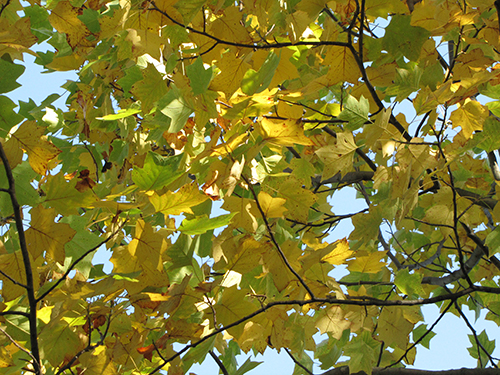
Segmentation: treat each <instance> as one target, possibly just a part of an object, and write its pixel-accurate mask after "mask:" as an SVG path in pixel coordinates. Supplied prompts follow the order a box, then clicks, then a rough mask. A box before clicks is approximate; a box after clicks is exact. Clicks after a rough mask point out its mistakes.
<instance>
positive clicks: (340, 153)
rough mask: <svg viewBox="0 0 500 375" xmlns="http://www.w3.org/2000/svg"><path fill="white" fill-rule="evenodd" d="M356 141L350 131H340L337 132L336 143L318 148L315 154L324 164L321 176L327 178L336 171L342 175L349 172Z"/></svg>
mask: <svg viewBox="0 0 500 375" xmlns="http://www.w3.org/2000/svg"><path fill="white" fill-rule="evenodd" d="M357 148H358V146H356V142H354V138H353V136H352V133H350V132H342V133H337V143H336V144H335V145H329V146H324V147H321V148H319V149H318V150H317V151H316V154H317V155H318V157H319V158H320V160H321V161H322V162H323V163H324V164H325V169H324V171H323V178H324V179H327V178H330V177H332V176H334V175H336V174H337V173H338V172H340V173H342V175H344V174H345V173H347V172H350V171H351V170H352V168H353V162H354V154H355V153H356V149H357Z"/></svg>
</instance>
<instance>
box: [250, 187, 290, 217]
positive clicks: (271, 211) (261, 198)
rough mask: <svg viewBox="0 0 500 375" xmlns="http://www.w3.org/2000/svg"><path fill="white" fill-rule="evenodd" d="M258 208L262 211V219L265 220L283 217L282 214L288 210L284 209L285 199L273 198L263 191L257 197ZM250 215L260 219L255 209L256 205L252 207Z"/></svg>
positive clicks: (258, 212)
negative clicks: (264, 218)
mask: <svg viewBox="0 0 500 375" xmlns="http://www.w3.org/2000/svg"><path fill="white" fill-rule="evenodd" d="M257 201H258V202H259V205H260V208H261V209H262V211H263V214H264V217H266V218H269V219H271V218H276V217H283V214H284V213H285V212H286V211H287V210H288V209H287V208H286V207H285V203H286V199H284V198H273V197H272V196H270V195H269V194H268V193H266V192H265V191H261V192H260V193H259V195H258V197H257ZM251 213H252V214H253V215H254V216H255V217H261V216H262V214H261V213H260V211H259V210H258V208H257V205H255V206H252V210H251Z"/></svg>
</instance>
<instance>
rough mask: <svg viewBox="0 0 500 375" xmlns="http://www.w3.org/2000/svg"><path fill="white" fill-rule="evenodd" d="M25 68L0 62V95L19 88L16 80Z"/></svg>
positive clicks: (3, 61) (7, 62)
mask: <svg viewBox="0 0 500 375" xmlns="http://www.w3.org/2000/svg"><path fill="white" fill-rule="evenodd" d="M25 69H26V68H25V67H24V66H23V65H18V64H14V63H11V62H9V61H5V60H0V94H3V93H5V92H9V91H12V90H14V89H16V88H18V87H19V86H21V85H20V84H19V83H17V82H16V79H18V78H19V76H20V75H21V74H23V72H24V70H25Z"/></svg>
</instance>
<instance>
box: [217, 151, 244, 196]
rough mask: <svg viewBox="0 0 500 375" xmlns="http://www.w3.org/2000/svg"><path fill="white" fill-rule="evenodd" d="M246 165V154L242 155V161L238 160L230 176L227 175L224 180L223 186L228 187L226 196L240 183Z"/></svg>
mask: <svg viewBox="0 0 500 375" xmlns="http://www.w3.org/2000/svg"><path fill="white" fill-rule="evenodd" d="M244 166H245V156H244V155H243V156H242V157H241V163H240V162H239V161H238V160H236V161H235V162H234V163H233V165H232V167H231V171H230V172H229V176H227V177H226V178H225V179H224V181H222V184H221V188H223V189H227V190H226V196H227V197H230V196H231V194H232V193H233V191H234V188H235V187H236V185H237V184H238V182H239V181H240V178H241V172H242V171H243V167H244Z"/></svg>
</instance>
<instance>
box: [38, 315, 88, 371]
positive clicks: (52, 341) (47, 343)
mask: <svg viewBox="0 0 500 375" xmlns="http://www.w3.org/2000/svg"><path fill="white" fill-rule="evenodd" d="M38 340H39V342H40V346H41V347H42V348H44V358H45V359H46V360H47V361H48V362H50V364H52V365H53V366H58V365H60V364H61V363H62V362H63V361H64V360H65V359H66V356H68V358H67V359H68V360H69V359H70V358H71V357H73V356H74V355H75V354H76V353H78V352H79V351H80V350H81V349H83V348H84V347H85V344H84V343H83V342H82V340H81V338H80V337H79V336H78V334H77V333H76V332H75V329H74V327H73V326H72V325H71V321H70V319H52V320H51V321H50V322H49V324H47V325H46V326H45V327H43V329H42V330H41V332H40V334H39V338H38Z"/></svg>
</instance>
